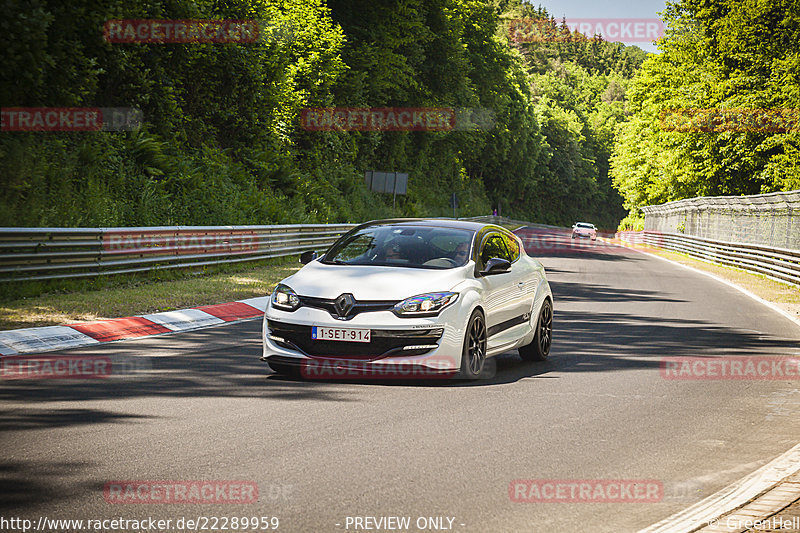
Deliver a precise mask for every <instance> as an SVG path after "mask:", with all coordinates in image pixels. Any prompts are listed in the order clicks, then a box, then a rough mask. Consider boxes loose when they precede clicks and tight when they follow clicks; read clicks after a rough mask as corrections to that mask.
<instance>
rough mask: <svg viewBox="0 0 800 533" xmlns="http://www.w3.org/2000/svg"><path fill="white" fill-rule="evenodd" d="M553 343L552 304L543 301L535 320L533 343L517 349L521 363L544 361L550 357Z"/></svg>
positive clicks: (547, 300) (546, 300) (548, 301)
mask: <svg viewBox="0 0 800 533" xmlns="http://www.w3.org/2000/svg"><path fill="white" fill-rule="evenodd" d="M552 342H553V304H552V303H550V300H549V299H547V298H546V299H545V301H544V303H543V304H542V309H541V311H539V318H538V320H536V333H535V334H534V336H533V342H531V343H530V344H528V345H526V346H521V347H520V348H519V356H520V357H521V358H522V360H523V361H545V360H546V359H547V357H548V356H549V355H550V345H551V344H552Z"/></svg>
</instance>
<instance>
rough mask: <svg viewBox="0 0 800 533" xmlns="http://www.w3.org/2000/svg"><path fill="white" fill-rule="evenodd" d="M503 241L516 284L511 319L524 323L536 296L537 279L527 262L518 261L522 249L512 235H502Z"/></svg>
mask: <svg viewBox="0 0 800 533" xmlns="http://www.w3.org/2000/svg"><path fill="white" fill-rule="evenodd" d="M503 240H504V242H505V245H506V249H507V250H508V254H509V257H510V258H511V259H510V261H511V272H512V274H513V275H514V281H515V283H516V287H517V292H516V303H515V309H516V310H515V312H514V316H513V318H515V319H516V320H517V321H518V322H519V323H524V322H525V321H527V319H528V318H529V313H530V311H531V308H532V307H533V299H534V297H535V296H536V288H537V287H538V277H537V276H536V275H535V271H534V269H533V268H532V266H531V265H530V264H529V263H528V262H527V261H520V255H521V254H522V253H523V248H522V247H521V246H520V242H519V240H517V238H516V237H515V236H513V235H507V234H503Z"/></svg>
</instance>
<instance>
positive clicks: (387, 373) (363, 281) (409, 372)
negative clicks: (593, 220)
mask: <svg viewBox="0 0 800 533" xmlns="http://www.w3.org/2000/svg"><path fill="white" fill-rule="evenodd" d="M300 262H301V263H305V266H304V267H303V268H301V269H300V270H299V271H298V272H296V273H295V274H293V275H292V276H289V277H288V278H286V279H284V280H283V281H282V282H281V283H279V284H278V286H277V287H275V290H274V291H273V292H272V295H271V297H270V300H269V303H268V304H267V308H266V311H265V313H264V324H263V340H264V352H263V357H262V360H264V361H267V362H268V363H269V366H270V367H271V368H272V369H273V370H274V371H276V372H278V373H286V374H294V375H297V374H302V375H305V376H306V377H313V376H319V377H326V376H330V377H335V376H334V374H332V373H330V371H331V369H334V368H335V369H337V373H336V374H335V375H336V376H341V375H343V374H342V373H341V372H339V370H341V369H342V368H345V369H350V370H355V371H356V372H355V374H351V373H347V374H346V375H372V376H376V377H391V376H404V377H433V376H454V375H457V376H460V377H463V378H467V379H475V378H477V377H479V376H480V375H481V372H482V370H483V369H484V363H485V361H486V358H487V357H492V356H494V355H498V354H501V353H504V352H507V351H509V350H513V349H518V350H519V354H520V356H521V357H522V359H524V360H526V361H533V360H539V361H540V360H544V359H546V358H547V356H548V354H549V352H550V343H551V337H552V328H553V303H552V301H553V296H552V292H551V291H550V286H549V284H548V283H547V279H546V277H545V273H544V268H543V267H542V265H541V263H539V262H538V261H536V260H535V259H533V258H531V257H528V255H527V254H526V253H525V250H524V247H523V245H522V241H520V239H519V238H518V237H517V236H516V235H514V234H513V233H511V232H510V231H508V230H506V229H505V228H502V227H500V226H495V225H492V224H483V223H478V222H467V221H457V220H444V219H435V220H420V219H400V220H379V221H373V222H368V223H366V224H362V225H360V226H358V227H356V228H354V229H352V230H351V231H349V232H347V233H346V234H344V235H342V236H341V237H340V238H339V239H338V240H337V241H336V242H335V243H334V244H333V245H332V246H331V248H330V249H329V250H328V251H327V252H326V253H325V254H324V255H322V256H321V257H317V255H316V253H315V252H306V253H304V254H303V255H302V256H301V259H300ZM326 370H327V371H329V373H328V374H326V372H325V371H326Z"/></svg>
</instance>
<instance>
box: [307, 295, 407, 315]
mask: <svg viewBox="0 0 800 533" xmlns="http://www.w3.org/2000/svg"><path fill="white" fill-rule="evenodd" d="M299 298H300V304H301V305H303V306H305V307H313V308H315V309H323V310H325V311H327V312H328V313H330V315H331V316H332V317H333V318H336V319H339V320H350V319H351V318H353V317H354V316H356V315H357V314H359V313H370V312H373V311H390V310H391V309H392V308H393V307H394V306H395V304H397V301H385V300H361V301H358V300H353V307H352V309H350V310H349V311H348V312H347V313H346V314H344V315H340V314H339V311H338V310H337V309H336V300H335V299H334V300H329V299H327V298H315V297H313V296H300V297H299Z"/></svg>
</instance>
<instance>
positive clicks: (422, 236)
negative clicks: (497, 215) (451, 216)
mask: <svg viewBox="0 0 800 533" xmlns="http://www.w3.org/2000/svg"><path fill="white" fill-rule="evenodd" d="M473 235H474V232H472V231H469V230H463V229H455V228H441V227H427V226H396V225H393V226H369V227H366V228H362V229H360V230H358V231H357V232H355V233H351V234H347V235H345V236H344V237H342V238H341V239H340V240H339V241H337V242H336V243H335V244H334V245H333V246H332V247H331V249H330V250H329V251H328V253H327V254H325V257H324V258H323V259H322V262H323V263H327V264H337V265H371V266H396V267H411V268H432V269H445V268H454V267H458V266H462V265H464V264H466V262H467V261H468V260H469V251H470V245H471V243H472V237H473Z"/></svg>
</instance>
